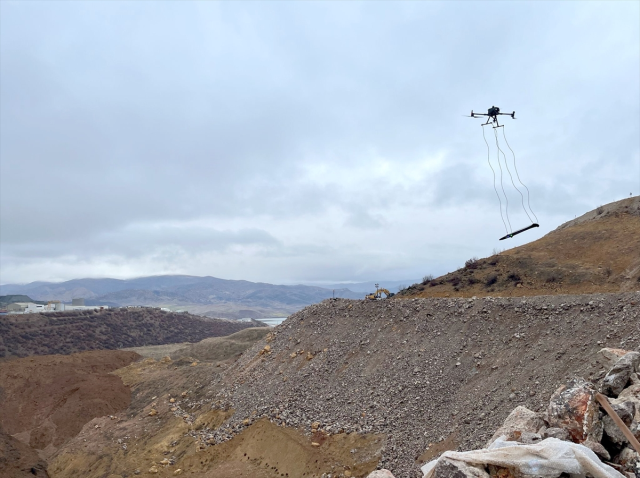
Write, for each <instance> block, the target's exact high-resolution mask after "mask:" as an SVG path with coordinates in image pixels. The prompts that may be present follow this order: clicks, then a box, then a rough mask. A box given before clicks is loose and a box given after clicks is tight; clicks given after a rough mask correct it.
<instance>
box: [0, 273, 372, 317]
mask: <svg viewBox="0 0 640 478" xmlns="http://www.w3.org/2000/svg"><path fill="white" fill-rule="evenodd" d="M0 292H1V293H3V294H29V295H30V296H31V297H35V298H37V299H39V300H52V299H57V300H61V301H63V302H70V301H71V299H74V298H80V297H82V298H84V299H86V303H87V305H97V304H104V305H111V306H114V305H151V306H162V307H173V308H180V309H185V310H189V311H193V312H195V313H199V314H206V315H209V316H217V317H228V318H242V317H252V318H263V317H274V316H287V315H289V314H292V313H294V312H296V311H298V310H300V309H302V308H303V307H305V306H307V305H310V304H314V303H317V302H321V301H322V300H324V299H328V298H330V297H332V295H333V293H334V292H333V290H332V289H326V288H322V287H314V286H306V285H274V284H266V283H262V282H250V281H245V280H225V279H218V278H216V277H209V276H207V277H196V276H184V275H167V276H153V277H139V278H137V279H129V280H119V279H74V280H70V281H66V282H60V283H54V282H32V283H30V284H25V285H18V284H6V285H1V286H0ZM335 294H336V297H342V298H351V299H359V298H362V294H361V293H359V292H352V291H350V290H348V289H345V288H342V289H339V290H336V291H335ZM223 314H224V315H223Z"/></svg>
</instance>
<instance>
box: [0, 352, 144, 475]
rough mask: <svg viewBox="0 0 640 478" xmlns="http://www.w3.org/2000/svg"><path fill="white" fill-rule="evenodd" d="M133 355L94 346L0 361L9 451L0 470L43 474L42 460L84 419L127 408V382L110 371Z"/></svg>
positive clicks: (0, 416) (1, 418)
mask: <svg viewBox="0 0 640 478" xmlns="http://www.w3.org/2000/svg"><path fill="white" fill-rule="evenodd" d="M137 358H139V356H138V355H137V354H135V353H133V352H119V351H98V352H85V353H82V354H76V355H70V356H62V355H53V356H46V357H32V358H23V359H15V360H10V361H4V362H2V363H0V384H1V385H0V430H1V432H0V434H2V437H1V443H2V444H1V446H2V449H3V450H4V451H3V456H7V457H9V458H8V459H7V461H6V463H3V462H2V461H0V470H1V471H3V472H6V473H7V474H6V475H3V476H20V473H27V474H28V473H31V475H32V476H33V475H34V474H35V475H36V476H38V473H41V476H44V469H45V464H44V460H46V459H47V458H48V457H49V456H51V455H52V454H53V453H55V451H56V450H57V449H58V448H59V447H61V446H62V445H63V444H64V443H65V442H66V441H67V440H69V439H70V438H72V437H74V436H75V435H77V434H78V432H79V431H80V430H81V429H82V427H83V426H84V424H85V423H87V422H89V421H90V420H92V419H93V418H95V417H100V416H104V415H110V414H113V413H117V412H118V411H120V410H123V409H126V408H127V406H128V405H129V403H130V390H129V387H128V386H126V385H125V384H123V383H122V380H121V379H120V378H119V377H117V376H115V375H112V374H110V372H112V371H114V370H116V369H118V368H121V367H124V366H126V365H128V364H130V363H131V362H133V361H134V360H136V359H137ZM3 467H4V469H3ZM32 469H33V470H32Z"/></svg>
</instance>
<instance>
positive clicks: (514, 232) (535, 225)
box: [500, 222, 540, 241]
mask: <svg viewBox="0 0 640 478" xmlns="http://www.w3.org/2000/svg"><path fill="white" fill-rule="evenodd" d="M534 227H540V224H537V223H535V222H534V223H533V224H531V225H530V226H527V227H523V228H522V229H518V230H517V231H513V232H512V233H511V234H507V235H506V236H504V237H501V238H500V240H501V241H502V240H504V239H511V238H512V237H513V236H515V235H517V234H520V233H521V232H524V231H528V230H529V229H533V228H534Z"/></svg>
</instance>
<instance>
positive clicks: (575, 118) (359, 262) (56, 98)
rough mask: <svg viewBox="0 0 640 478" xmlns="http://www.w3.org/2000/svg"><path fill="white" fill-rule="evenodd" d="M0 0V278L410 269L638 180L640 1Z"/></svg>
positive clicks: (445, 266)
mask: <svg viewBox="0 0 640 478" xmlns="http://www.w3.org/2000/svg"><path fill="white" fill-rule="evenodd" d="M0 3H1V4H0V9H1V10H0V55H1V56H0V61H1V63H0V69H1V77H0V160H1V161H0V213H1V221H0V245H1V248H0V260H1V268H0V283H16V282H30V281H35V280H67V279H72V278H80V277H116V278H129V277H136V276H144V275H152V274H174V273H179V274H193V275H213V276H216V277H221V278H225V279H247V280H252V281H265V282H272V283H296V282H322V281H327V282H337V281H364V280H376V279H377V280H384V279H387V280H395V279H398V280H400V279H409V278H410V279H414V278H415V279H417V278H420V277H422V276H424V275H426V274H434V275H439V274H442V273H445V272H448V271H451V270H454V269H455V268H457V267H460V266H461V265H463V264H464V261H465V260H466V259H468V258H470V257H472V256H478V257H485V256H487V255H490V254H491V253H492V251H493V250H494V248H505V247H513V246H516V245H520V244H524V243H526V242H529V241H531V240H534V239H536V238H538V237H541V236H542V235H544V234H546V233H548V232H549V231H551V230H553V229H555V228H556V227H557V226H558V225H560V224H561V223H563V222H565V221H567V220H569V219H573V218H574V217H575V215H581V214H583V213H585V212H587V211H588V210H591V209H594V208H595V207H597V206H598V205H600V204H604V203H608V202H611V201H615V200H619V199H622V198H624V197H628V196H629V194H630V193H633V195H637V194H638V193H639V192H640V96H639V90H640V88H639V86H638V85H639V84H640V32H639V25H640V22H639V19H640V8H639V6H640V3H639V2H629V1H621V2H614V1H606V2H578V1H576V2H498V1H490V2H480V1H475V2H453V1H447V2H435V1H430V2H407V3H403V2H398V1H395V2H368V3H365V2H362V3H360V2H273V3H271V2H248V1H247V2H221V3H215V2H188V1H184V2H183V1H181V2H177V1H176V2H168V1H165V2H139V1H131V2H125V1H120V2H106V1H104V2H89V1H86V2H69V1H65V2H55V1H51V0H47V1H45V2H37V1H29V2H12V1H7V0H3V1H2V2H0ZM492 105H496V106H499V107H500V108H501V109H502V110H503V111H509V112H511V111H512V110H515V111H516V118H517V120H512V119H511V118H509V117H502V118H504V119H502V120H501V121H503V122H504V124H505V125H506V127H505V131H504V132H505V133H506V135H507V139H508V140H509V144H510V145H511V147H512V148H513V150H514V151H515V153H516V161H517V168H518V172H519V175H520V179H521V180H522V181H523V182H524V184H526V185H527V186H528V187H529V190H530V202H531V207H532V209H533V211H534V213H535V214H536V215H537V218H538V221H539V223H540V228H539V229H534V230H532V231H528V232H526V233H524V234H521V235H519V236H517V237H516V238H514V239H511V240H508V241H502V242H500V241H498V239H499V238H500V237H501V236H503V235H504V234H505V226H504V225H503V222H502V219H501V215H500V208H499V203H498V199H497V197H496V193H495V191H494V188H493V176H492V171H491V169H490V168H489V165H488V164H487V147H486V145H485V142H484V140H483V137H482V131H483V129H482V128H481V126H480V121H479V120H476V119H472V118H466V117H464V116H463V115H465V114H466V115H468V114H469V113H470V111H471V109H473V110H474V111H476V112H479V111H485V112H486V110H487V108H489V107H490V106H492ZM484 131H485V133H486V135H487V140H488V141H489V144H490V145H492V146H493V147H492V149H491V152H490V154H491V156H490V158H491V160H492V161H493V162H494V163H493V165H494V167H496V166H497V156H496V154H497V151H496V149H495V138H494V136H493V135H494V130H493V129H491V128H490V127H486V128H485V129H484ZM496 131H498V135H499V138H500V140H501V141H503V139H502V131H500V130H496ZM506 152H507V156H506V157H507V159H508V160H509V161H510V163H509V164H512V162H513V158H512V156H511V153H510V152H509V150H508V149H507V150H506ZM496 172H497V173H498V171H497V170H496ZM516 184H518V185H519V183H518V182H517V178H516ZM504 186H505V190H506V192H507V195H508V197H509V200H510V202H509V217H510V220H511V225H512V228H513V229H518V228H520V227H524V226H526V225H528V224H530V222H531V221H529V219H528V218H527V216H526V215H525V214H524V212H523V209H522V205H521V198H520V196H519V195H518V193H517V192H516V191H515V189H513V186H512V185H511V183H510V179H509V178H508V176H507V175H506V172H505V177H504ZM498 187H499V182H498ZM521 189H522V188H521ZM522 191H523V192H524V194H525V203H526V191H525V190H523V189H522ZM503 208H504V199H503ZM503 213H504V209H503Z"/></svg>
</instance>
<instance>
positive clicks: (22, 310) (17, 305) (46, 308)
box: [7, 299, 109, 314]
mask: <svg viewBox="0 0 640 478" xmlns="http://www.w3.org/2000/svg"><path fill="white" fill-rule="evenodd" d="M74 300H77V299H74ZM80 300H82V301H83V302H84V299H80ZM108 308H109V307H108V306H106V305H65V304H63V303H62V302H60V301H59V300H51V301H49V303H48V304H35V303H33V302H14V303H12V304H9V305H8V306H7V313H8V314H44V313H47V312H62V311H65V310H103V309H108Z"/></svg>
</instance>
